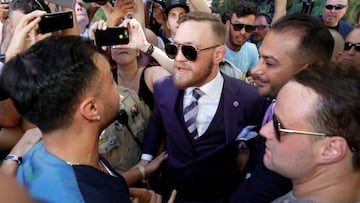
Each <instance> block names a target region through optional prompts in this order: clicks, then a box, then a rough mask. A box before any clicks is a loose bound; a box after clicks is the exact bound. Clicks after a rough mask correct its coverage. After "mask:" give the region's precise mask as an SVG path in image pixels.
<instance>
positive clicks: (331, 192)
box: [293, 171, 360, 203]
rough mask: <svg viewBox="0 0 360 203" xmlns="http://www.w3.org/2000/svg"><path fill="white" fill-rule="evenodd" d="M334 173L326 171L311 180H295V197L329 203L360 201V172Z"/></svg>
mask: <svg viewBox="0 0 360 203" xmlns="http://www.w3.org/2000/svg"><path fill="white" fill-rule="evenodd" d="M334 174H335V173H332V174H330V173H326V172H325V173H321V174H317V175H314V176H313V177H311V179H309V180H301V181H298V183H295V182H294V181H293V195H294V197H296V198H299V199H308V200H315V201H319V202H327V203H332V202H334V203H335V202H356V201H360V192H359V189H358V188H360V173H355V172H353V171H351V172H350V171H348V172H340V173H337V174H335V176H334Z"/></svg>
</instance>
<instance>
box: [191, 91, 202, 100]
mask: <svg viewBox="0 0 360 203" xmlns="http://www.w3.org/2000/svg"><path fill="white" fill-rule="evenodd" d="M192 95H193V97H194V98H195V99H196V100H199V98H200V97H201V96H203V95H204V92H203V91H201V90H200V89H199V88H195V89H194V90H193V92H192Z"/></svg>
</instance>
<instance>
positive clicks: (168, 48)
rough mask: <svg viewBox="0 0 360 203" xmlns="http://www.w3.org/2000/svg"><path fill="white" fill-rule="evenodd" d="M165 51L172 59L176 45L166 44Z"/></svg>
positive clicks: (174, 55)
mask: <svg viewBox="0 0 360 203" xmlns="http://www.w3.org/2000/svg"><path fill="white" fill-rule="evenodd" d="M165 52H166V55H167V56H168V57H169V58H171V59H174V58H175V57H176V55H177V46H176V45H174V44H166V46H165Z"/></svg>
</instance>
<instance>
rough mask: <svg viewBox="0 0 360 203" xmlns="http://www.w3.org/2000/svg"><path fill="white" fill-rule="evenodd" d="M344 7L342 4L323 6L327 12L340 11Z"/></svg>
mask: <svg viewBox="0 0 360 203" xmlns="http://www.w3.org/2000/svg"><path fill="white" fill-rule="evenodd" d="M345 7H346V5H342V4H336V5H331V4H328V5H325V8H326V9H327V10H333V8H335V10H341V9H343V8H345Z"/></svg>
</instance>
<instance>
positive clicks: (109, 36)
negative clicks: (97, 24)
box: [95, 27, 129, 46]
mask: <svg viewBox="0 0 360 203" xmlns="http://www.w3.org/2000/svg"><path fill="white" fill-rule="evenodd" d="M128 43H129V30H128V28H126V27H109V28H107V29H106V30H95V45H96V46H110V45H117V44H128Z"/></svg>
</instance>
